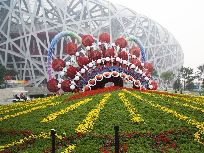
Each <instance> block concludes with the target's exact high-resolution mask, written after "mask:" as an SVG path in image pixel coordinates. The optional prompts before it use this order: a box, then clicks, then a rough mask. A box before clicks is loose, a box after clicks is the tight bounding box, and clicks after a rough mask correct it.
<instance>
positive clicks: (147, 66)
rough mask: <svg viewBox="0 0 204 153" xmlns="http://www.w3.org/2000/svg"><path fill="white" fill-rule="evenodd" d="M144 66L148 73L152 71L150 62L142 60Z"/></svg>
mask: <svg viewBox="0 0 204 153" xmlns="http://www.w3.org/2000/svg"><path fill="white" fill-rule="evenodd" d="M144 68H145V69H147V70H148V71H149V72H150V73H152V71H153V66H152V63H149V62H144Z"/></svg>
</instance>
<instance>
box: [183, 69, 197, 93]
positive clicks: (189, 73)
mask: <svg viewBox="0 0 204 153" xmlns="http://www.w3.org/2000/svg"><path fill="white" fill-rule="evenodd" d="M180 74H181V78H182V79H183V90H185V89H186V86H188V87H192V83H193V81H194V80H195V79H196V78H198V74H196V73H194V72H193V69H192V68H190V67H187V68H186V67H183V66H182V68H181V69H180Z"/></svg>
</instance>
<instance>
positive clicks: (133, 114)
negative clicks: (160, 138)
mask: <svg viewBox="0 0 204 153" xmlns="http://www.w3.org/2000/svg"><path fill="white" fill-rule="evenodd" d="M118 96H119V97H120V100H121V101H122V102H123V103H124V105H125V107H126V108H127V110H128V111H129V113H130V117H131V120H132V121H133V122H135V123H138V122H142V121H144V120H143V119H142V118H141V115H140V114H138V113H137V110H136V109H135V108H134V107H133V105H132V104H131V103H130V102H129V101H128V99H127V98H126V97H125V94H124V93H119V94H118Z"/></svg>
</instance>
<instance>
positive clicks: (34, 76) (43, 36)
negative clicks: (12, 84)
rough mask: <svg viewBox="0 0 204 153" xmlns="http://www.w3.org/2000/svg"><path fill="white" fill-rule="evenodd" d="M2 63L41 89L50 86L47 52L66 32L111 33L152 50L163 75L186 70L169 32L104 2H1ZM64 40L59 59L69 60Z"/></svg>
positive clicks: (149, 55) (150, 57)
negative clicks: (51, 44) (57, 36)
mask: <svg viewBox="0 0 204 153" xmlns="http://www.w3.org/2000/svg"><path fill="white" fill-rule="evenodd" d="M0 14H1V16H0V63H1V64H3V65H4V66H6V67H7V68H11V69H15V70H16V71H18V72H19V75H18V79H23V80H30V84H34V85H35V86H39V85H40V84H42V83H45V82H46V81H47V77H48V76H47V50H48V47H49V45H50V42H51V40H52V38H53V37H54V36H55V35H56V34H57V33H59V32H61V31H67V30H68V31H73V32H75V33H78V34H87V33H89V34H92V35H93V36H94V37H97V36H98V35H99V34H100V33H101V32H108V33H109V34H110V35H111V41H112V42H113V41H114V40H115V39H116V38H118V37H120V36H124V37H127V36H129V35H134V36H136V37H138V38H139V39H140V41H141V42H142V43H143V45H144V46H145V49H146V56H147V59H148V61H150V62H152V63H153V64H154V67H155V69H156V70H157V71H158V73H159V74H161V73H162V72H164V71H167V70H173V71H176V70H177V69H178V68H180V67H181V66H182V65H183V60H184V55H183V52H182V49H181V47H180V45H179V43H178V42H177V41H176V39H175V38H174V37H173V35H172V34H170V33H169V32H168V31H167V30H166V29H165V28H163V27H162V26H161V25H159V24H158V23H156V22H154V21H153V20H151V19H149V18H148V17H146V16H143V15H140V14H137V13H136V12H134V11H132V10H130V9H128V8H125V7H122V6H116V5H113V4H112V3H110V2H108V1H104V0H60V1H57V0H1V1H0ZM66 41H71V38H69V39H68V40H65V39H64V38H63V39H61V41H60V42H58V45H57V47H56V49H55V51H54V54H55V56H57V57H60V58H66V57H67V55H65V54H64V51H63V48H64V44H65V42H66Z"/></svg>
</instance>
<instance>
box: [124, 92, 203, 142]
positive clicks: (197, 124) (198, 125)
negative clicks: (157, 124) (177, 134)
mask: <svg viewBox="0 0 204 153" xmlns="http://www.w3.org/2000/svg"><path fill="white" fill-rule="evenodd" d="M124 91H125V92H127V93H129V94H131V95H132V96H134V97H135V98H138V99H140V100H142V101H143V102H146V103H148V104H150V105H151V106H153V107H155V108H158V109H160V110H161V111H163V112H165V113H168V114H172V115H173V116H175V117H176V118H178V119H179V120H183V121H186V123H188V124H190V125H193V126H195V127H196V128H198V132H196V133H195V134H194V138H195V140H196V141H197V142H199V143H200V144H204V139H203V134H204V122H198V121H196V120H195V119H191V118H190V117H188V116H185V115H182V114H180V113H177V112H176V111H174V110H172V109H169V108H167V107H165V106H161V105H159V104H155V102H153V101H149V100H148V101H147V100H145V99H142V98H141V96H138V95H137V94H134V93H131V92H130V91H127V90H124Z"/></svg>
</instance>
